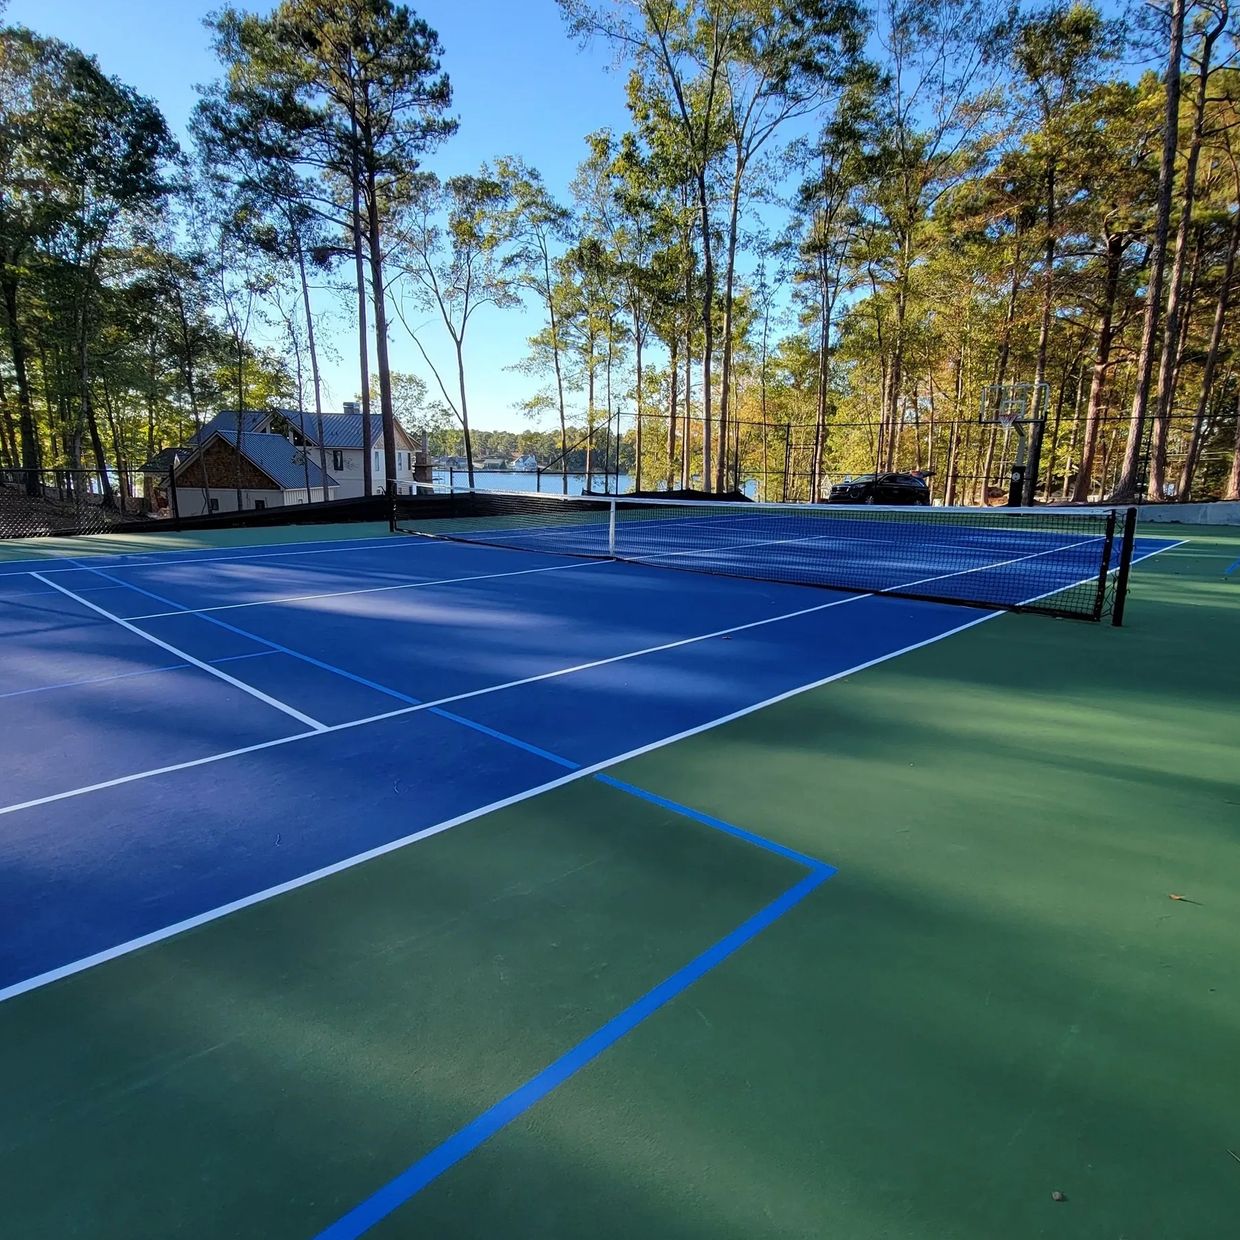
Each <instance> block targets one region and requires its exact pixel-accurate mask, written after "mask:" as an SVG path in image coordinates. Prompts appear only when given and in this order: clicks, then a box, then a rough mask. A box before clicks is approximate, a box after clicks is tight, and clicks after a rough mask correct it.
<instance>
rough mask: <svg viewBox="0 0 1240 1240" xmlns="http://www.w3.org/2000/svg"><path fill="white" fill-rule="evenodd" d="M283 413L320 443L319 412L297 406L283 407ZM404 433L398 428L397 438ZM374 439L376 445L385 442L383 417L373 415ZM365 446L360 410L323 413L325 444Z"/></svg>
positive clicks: (371, 433)
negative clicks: (304, 410) (363, 444)
mask: <svg viewBox="0 0 1240 1240" xmlns="http://www.w3.org/2000/svg"><path fill="white" fill-rule="evenodd" d="M279 413H280V414H281V415H282V416H284V417H285V418H287V419H288V420H289V422H291V423H292V424H293V426H295V427H297V428H298V429H299V430H300V431H301V433H302V435H304V436H305V438H306V439H308V440H309V441H310V442H311V443H312V444H316V445H317V444H318V442H319V418H318V414H315V413H305V412H303V411H301V410H297V409H281V410H279ZM402 434H403V432H402V431H401V429H400V428H399V427H398V428H397V432H396V435H397V439H398V440H399V439H400V438H401V436H402ZM370 442H371V443H372V444H374V445H375V446H376V447H378V446H380V445H381V444H382V443H383V418H382V417H381V416H380V415H379V414H377V413H372V414H371V415H370ZM361 446H362V415H361V414H360V413H325V414H324V415H323V447H325V448H358V449H360V448H361Z"/></svg>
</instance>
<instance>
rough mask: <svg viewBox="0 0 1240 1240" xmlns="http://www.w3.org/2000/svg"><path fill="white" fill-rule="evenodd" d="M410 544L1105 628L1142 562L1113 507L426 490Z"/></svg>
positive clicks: (417, 504)
mask: <svg viewBox="0 0 1240 1240" xmlns="http://www.w3.org/2000/svg"><path fill="white" fill-rule="evenodd" d="M395 524H396V528H397V529H399V530H401V531H404V532H406V533H411V534H420V535H425V536H430V537H440V538H450V539H454V540H459V541H464V542H471V543H482V544H486V545H489V546H498V547H509V548H515V549H519V550H522V551H538V552H545V553H551V554H554V555H564V556H589V557H596V558H603V559H615V560H623V561H628V562H632V563H637V564H645V565H650V566H654V567H659V568H670V569H679V570H686V571H692V572H699V573H714V574H723V575H725V576H733V577H747V578H755V579H758V580H763V581H775V582H784V583H787V584H791V585H809V586H822V587H826V588H829V589H838V590H849V591H856V592H860V593H867V594H869V593H873V594H892V595H898V596H901V597H907V598H918V599H928V600H932V601H935V602H948V603H959V604H965V605H969V606H978V607H994V608H1007V609H1012V610H1029V611H1039V612H1046V613H1049V614H1051V615H1056V616H1069V617H1074V618H1080V619H1085V620H1098V619H1100V618H1101V617H1102V615H1103V614H1104V612H1105V610H1106V606H1107V602H1108V593H1109V586H1108V583H1109V579H1110V577H1111V574H1112V570H1114V569H1117V568H1119V567H1120V566H1121V563H1122V562H1123V559H1124V557H1125V555H1127V556H1129V557H1130V555H1131V549H1132V548H1131V544H1132V529H1133V523H1132V521H1131V520H1129V521H1127V522H1124V523H1123V532H1122V533H1123V536H1121V530H1120V526H1121V514H1120V513H1119V512H1117V511H1116V510H1114V509H1098V508H1088V509H1053V508H1033V509H1012V508H1003V509H963V508H925V507H902V508H885V507H865V506H859V507H845V506H831V505H825V504H763V503H737V502H714V501H700V500H693V501H686V500H657V499H628V498H625V497H623V496H619V497H593V496H590V497H584V496H560V495H548V494H543V493H536V492H516V491H480V490H468V489H464V488H454V487H442V486H438V485H436V486H434V487H430V486H427V487H425V488H424V489H423V493H422V494H420V495H417V496H414V497H410V498H402V499H399V500H397V501H396V514H395Z"/></svg>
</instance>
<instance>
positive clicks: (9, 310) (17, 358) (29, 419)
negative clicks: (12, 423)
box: [0, 267, 40, 496]
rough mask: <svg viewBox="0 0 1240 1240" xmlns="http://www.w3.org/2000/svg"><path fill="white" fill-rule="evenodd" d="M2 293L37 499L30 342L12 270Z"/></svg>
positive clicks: (29, 485) (25, 462)
mask: <svg viewBox="0 0 1240 1240" xmlns="http://www.w3.org/2000/svg"><path fill="white" fill-rule="evenodd" d="M0 270H2V271H3V273H4V274H3V279H0V290H2V291H3V294H4V317H5V320H6V321H7V323H8V328H9V355H10V357H11V358H12V360H13V374H14V376H15V378H16V380H17V424H18V427H19V429H20V431H21V440H22V453H21V463H22V469H24V470H27V471H28V472H27V473H26V475H25V482H26V494H27V495H30V496H36V495H39V494H40V488H39V478H38V470H39V440H38V436H37V435H36V433H35V426H34V406H33V405H32V404H31V401H30V376H29V372H28V370H27V367H26V360H27V352H26V340H25V337H24V336H23V335H22V328H21V323H20V322H19V320H18V318H17V277H16V276H15V275H14V274H13V273H12V270H11V268H8V267H3V268H0Z"/></svg>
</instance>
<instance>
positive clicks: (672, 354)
mask: <svg viewBox="0 0 1240 1240" xmlns="http://www.w3.org/2000/svg"><path fill="white" fill-rule="evenodd" d="M676 341H677V337H676V334H675V333H674V332H673V333H672V340H671V344H670V346H669V348H668V371H669V374H670V376H671V379H670V384H669V386H670V396H671V399H670V401H669V404H668V418H667V489H668V490H669V491H670V490H672V489H673V485H674V482H675V473H676V396H677V390H678V388H679V385H680V356H679V353H678V351H677V348H676Z"/></svg>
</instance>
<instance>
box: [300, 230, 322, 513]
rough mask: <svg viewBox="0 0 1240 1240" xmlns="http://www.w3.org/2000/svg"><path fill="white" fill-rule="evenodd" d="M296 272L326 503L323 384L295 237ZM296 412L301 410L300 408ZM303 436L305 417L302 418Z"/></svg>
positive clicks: (303, 268)
mask: <svg viewBox="0 0 1240 1240" xmlns="http://www.w3.org/2000/svg"><path fill="white" fill-rule="evenodd" d="M297 274H298V275H299V276H300V277H301V304H302V307H303V309H304V310H305V314H306V347H307V348H308V349H309V350H310V380H311V382H312V383H313V384H314V416H315V419H316V420H317V423H318V439H319V472H320V473H321V474H322V475H323V502H324V503H327V499H328V491H327V448H326V446H325V445H324V443H323V438H324V436H323V384H322V381H321V380H320V378H319V354H318V350H317V349H316V348H315V343H314V315H313V314H312V313H311V312H310V284H309V281H307V279H306V255H305V252H304V251H303V250H302V248H301V238H300V237H298V239H297ZM298 412H301V411H300V410H299V411H298ZM302 422H303V426H302V427H301V431H302V438H303V439H304V438H305V429H306V428H305V426H304V422H305V418H304V416H303V418H302ZM306 502H307V503H309V502H310V484H309V482H307V483H306Z"/></svg>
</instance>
